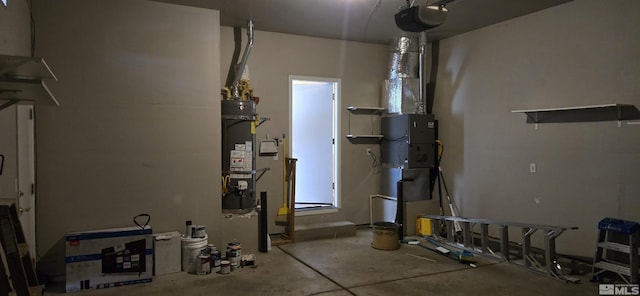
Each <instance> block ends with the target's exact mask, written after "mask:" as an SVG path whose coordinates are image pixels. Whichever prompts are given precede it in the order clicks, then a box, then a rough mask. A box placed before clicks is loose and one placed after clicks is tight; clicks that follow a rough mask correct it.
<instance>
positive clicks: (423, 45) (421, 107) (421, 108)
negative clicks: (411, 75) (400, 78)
mask: <svg viewBox="0 0 640 296" xmlns="http://www.w3.org/2000/svg"><path fill="white" fill-rule="evenodd" d="M426 55H427V32H426V31H423V32H420V57H419V66H418V78H420V95H419V96H420V98H419V101H418V112H417V113H418V114H425V101H426V91H425V88H426V83H427V79H426V77H424V73H425V67H426V65H425V64H426V63H425V60H426Z"/></svg>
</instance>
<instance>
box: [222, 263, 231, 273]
mask: <svg viewBox="0 0 640 296" xmlns="http://www.w3.org/2000/svg"><path fill="white" fill-rule="evenodd" d="M230 272H231V262H229V261H228V260H222V261H220V274H229V273H230Z"/></svg>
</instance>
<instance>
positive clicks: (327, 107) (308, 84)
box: [291, 77, 339, 209]
mask: <svg viewBox="0 0 640 296" xmlns="http://www.w3.org/2000/svg"><path fill="white" fill-rule="evenodd" d="M338 83H339V80H335V79H334V80H332V79H319V78H312V77H310V78H304V77H296V78H292V81H291V94H292V97H291V155H292V157H294V158H297V159H298V162H297V167H296V170H297V174H296V208H297V209H302V208H306V209H322V208H327V207H336V206H337V195H336V192H337V190H336V189H337V182H336V180H337V178H336V175H337V170H336V168H337V166H336V159H337V148H336V141H335V138H336V134H337V133H336V130H337V129H336V127H337V116H336V110H337V108H336V106H337V101H338V100H337V95H338V92H337V90H338Z"/></svg>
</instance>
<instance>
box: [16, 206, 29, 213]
mask: <svg viewBox="0 0 640 296" xmlns="http://www.w3.org/2000/svg"><path fill="white" fill-rule="evenodd" d="M30 210H31V208H23V207H20V208H19V209H18V211H20V214H22V213H23V212H28V211H30Z"/></svg>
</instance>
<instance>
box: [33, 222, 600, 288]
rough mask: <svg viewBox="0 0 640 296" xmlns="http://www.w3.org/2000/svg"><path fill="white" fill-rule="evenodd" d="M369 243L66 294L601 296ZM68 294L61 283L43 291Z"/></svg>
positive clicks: (288, 248) (367, 234)
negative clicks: (221, 270) (232, 268)
mask: <svg viewBox="0 0 640 296" xmlns="http://www.w3.org/2000/svg"><path fill="white" fill-rule="evenodd" d="M371 242H372V234H371V231H370V230H359V231H358V232H357V235H356V236H355V237H347V238H338V239H328V240H317V241H308V242H302V243H295V244H288V245H282V246H280V247H274V248H272V250H271V251H269V252H268V253H266V254H261V253H258V254H256V256H257V262H256V264H257V266H256V267H255V268H243V269H239V270H237V271H235V272H233V273H231V274H229V275H220V274H210V275H192V274H186V273H175V274H169V275H161V276H156V277H154V279H153V282H151V283H147V284H138V285H131V286H125V287H115V288H109V289H102V290H91V291H85V292H76V293H71V294H67V295H77V296H85V295H87V296H99V295H141V296H144V295H213V294H216V295H225V296H231V295H323V296H343V295H344V296H347V295H522V296H527V295H545V296H547V295H598V294H597V293H598V286H597V285H596V284H593V283H589V282H588V281H587V280H586V279H583V281H582V283H580V284H568V283H564V282H563V281H560V280H556V279H551V278H548V277H545V276H542V275H539V274H537V273H534V272H532V271H529V270H526V269H524V268H522V267H519V266H515V265H512V264H509V263H496V262H494V261H491V260H487V259H484V258H480V257H477V256H476V259H477V260H478V264H477V267H476V268H471V267H470V266H468V265H464V264H460V263H458V262H456V261H454V260H451V259H449V258H446V257H444V256H442V255H439V254H436V253H435V252H432V251H430V250H426V249H424V248H422V247H419V246H413V245H403V246H402V247H401V248H400V249H398V250H394V251H381V250H376V249H373V248H372V247H371ZM417 256H419V257H417ZM425 258H427V259H425ZM434 260H435V262H433V261H434ZM62 294H65V293H64V288H63V287H49V288H47V289H46V290H45V293H44V295H62Z"/></svg>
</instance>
